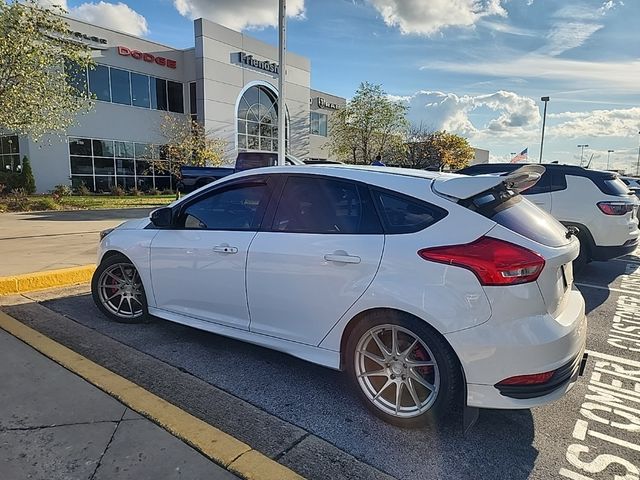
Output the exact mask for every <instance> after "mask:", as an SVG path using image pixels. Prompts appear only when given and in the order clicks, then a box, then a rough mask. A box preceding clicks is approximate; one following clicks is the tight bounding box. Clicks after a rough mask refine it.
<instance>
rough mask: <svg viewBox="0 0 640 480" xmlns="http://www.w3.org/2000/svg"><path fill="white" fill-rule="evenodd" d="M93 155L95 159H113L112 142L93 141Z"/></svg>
mask: <svg viewBox="0 0 640 480" xmlns="http://www.w3.org/2000/svg"><path fill="white" fill-rule="evenodd" d="M93 155H94V156H96V157H113V142H112V141H111V140H94V141H93Z"/></svg>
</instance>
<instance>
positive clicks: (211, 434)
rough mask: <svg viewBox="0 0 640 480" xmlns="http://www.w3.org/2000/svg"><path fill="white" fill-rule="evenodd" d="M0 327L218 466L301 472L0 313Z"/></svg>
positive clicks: (274, 479)
mask: <svg viewBox="0 0 640 480" xmlns="http://www.w3.org/2000/svg"><path fill="white" fill-rule="evenodd" d="M0 328H2V329H3V330H5V331H7V332H8V333H10V334H11V335H13V336H14V337H16V338H19V339H20V340H22V341H23V342H24V343H26V344H27V345H30V346H31V347H33V348H34V349H36V350H38V351H39V352H41V353H42V354H44V355H46V356H47V357H49V358H50V359H52V360H53V361H55V362H57V363H59V364H60V365H62V366H63V367H65V368H66V369H68V370H70V371H72V372H74V373H76V374H77V375H79V376H81V377H82V378H84V379H85V380H87V381H88V382H90V383H92V384H93V385H95V386H97V387H98V388H100V389H101V390H103V391H105V392H106V393H108V394H109V395H111V396H113V397H115V398H117V399H118V400H120V401H121V402H122V403H124V404H125V405H127V406H128V407H129V408H131V409H132V410H135V411H136V412H138V413H140V414H142V415H144V416H145V417H147V418H149V419H150V420H152V421H153V422H155V423H157V424H158V425H160V426H161V427H163V428H164V429H165V430H167V431H168V432H170V433H172V434H173V435H175V436H176V437H178V438H180V439H181V440H183V441H184V442H186V443H188V444H189V445H191V446H192V447H193V448H195V449H196V450H198V451H199V452H201V453H202V454H203V455H204V456H206V457H208V458H210V459H211V460H213V461H214V462H216V463H217V464H219V465H222V466H224V467H225V468H227V469H228V470H230V471H231V472H233V473H235V474H236V475H239V476H241V477H242V478H245V479H247V480H289V479H291V480H293V479H302V477H301V476H300V475H298V474H297V473H295V472H293V471H292V470H289V469H288V468H286V467H285V466H283V465H281V464H279V463H277V462H275V461H274V460H271V459H270V458H268V457H266V456H265V455H263V454H262V453H260V452H258V451H256V450H254V449H252V448H251V447H250V446H249V445H247V444H246V443H243V442H241V441H240V440H238V439H236V438H234V437H232V436H231V435H229V434H227V433H225V432H223V431H222V430H219V429H217V428H215V427H213V426H211V425H209V424H208V423H206V422H204V421H202V420H200V419H199V418H196V417H194V416H193V415H191V414H189V413H187V412H185V411H184V410H182V409H180V408H178V407H177V406H175V405H173V404H171V403H169V402H167V401H166V400H163V399H162V398H160V397H158V396H157V395H154V394H153V393H151V392H149V391H147V390H145V389H144V388H142V387H140V386H139V385H136V384H135V383H133V382H131V381H129V380H127V379H126V378H123V377H121V376H120V375H117V374H115V373H113V372H112V371H110V370H108V369H106V368H104V367H102V366H100V365H98V364H96V363H94V362H92V361H91V360H89V359H88V358H86V357H83V356H82V355H80V354H78V353H76V352H74V351H73V350H70V349H69V348H67V347H65V346H63V345H61V344H59V343H57V342H55V341H54V340H52V339H50V338H49V337H47V336H45V335H43V334H41V333H40V332H37V331H36V330H33V329H32V328H30V327H27V326H26V325H24V324H22V323H21V322H19V321H18V320H16V319H14V318H13V317H10V316H9V315H7V314H6V313H4V312H0Z"/></svg>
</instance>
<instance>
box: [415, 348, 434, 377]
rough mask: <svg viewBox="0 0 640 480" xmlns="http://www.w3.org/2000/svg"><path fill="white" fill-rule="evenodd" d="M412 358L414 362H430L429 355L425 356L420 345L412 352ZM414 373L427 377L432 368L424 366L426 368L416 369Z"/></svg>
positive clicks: (425, 353)
mask: <svg viewBox="0 0 640 480" xmlns="http://www.w3.org/2000/svg"><path fill="white" fill-rule="evenodd" d="M413 357H414V358H415V359H416V360H422V361H429V360H431V357H429V355H428V354H427V352H426V351H425V349H424V348H423V347H422V345H418V346H416V348H415V349H414V350H413ZM416 371H417V372H418V373H419V374H420V375H422V376H423V377H425V376H427V375H429V374H430V373H431V372H433V367H432V366H431V365H429V366H426V367H416Z"/></svg>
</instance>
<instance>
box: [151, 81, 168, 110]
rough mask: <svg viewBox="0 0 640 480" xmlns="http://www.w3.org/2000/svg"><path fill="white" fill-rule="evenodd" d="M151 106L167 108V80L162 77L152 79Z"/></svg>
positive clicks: (157, 108) (159, 108)
mask: <svg viewBox="0 0 640 480" xmlns="http://www.w3.org/2000/svg"><path fill="white" fill-rule="evenodd" d="M151 108H154V109H156V110H166V109H167V81H166V80H162V79H160V78H152V79H151Z"/></svg>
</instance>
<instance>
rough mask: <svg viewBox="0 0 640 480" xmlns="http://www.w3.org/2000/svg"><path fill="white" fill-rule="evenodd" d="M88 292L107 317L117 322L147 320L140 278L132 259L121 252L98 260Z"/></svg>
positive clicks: (144, 297) (145, 299)
mask: <svg viewBox="0 0 640 480" xmlns="http://www.w3.org/2000/svg"><path fill="white" fill-rule="evenodd" d="M91 295H92V297H93V301H94V302H95V304H96V306H97V307H98V308H99V309H100V311H101V312H102V313H104V314H105V315H106V317H107V318H109V319H110V320H113V321H115V322H120V323H143V322H146V321H148V318H149V311H148V309H147V297H146V295H145V292H144V286H143V285H142V279H141V278H140V274H139V273H138V270H137V269H136V267H135V265H134V264H133V262H131V260H129V259H128V258H127V257H125V256H124V255H121V254H117V255H112V256H110V257H108V258H106V259H105V260H103V261H102V263H100V265H98V268H96V271H95V272H94V274H93V277H92V279H91Z"/></svg>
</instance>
